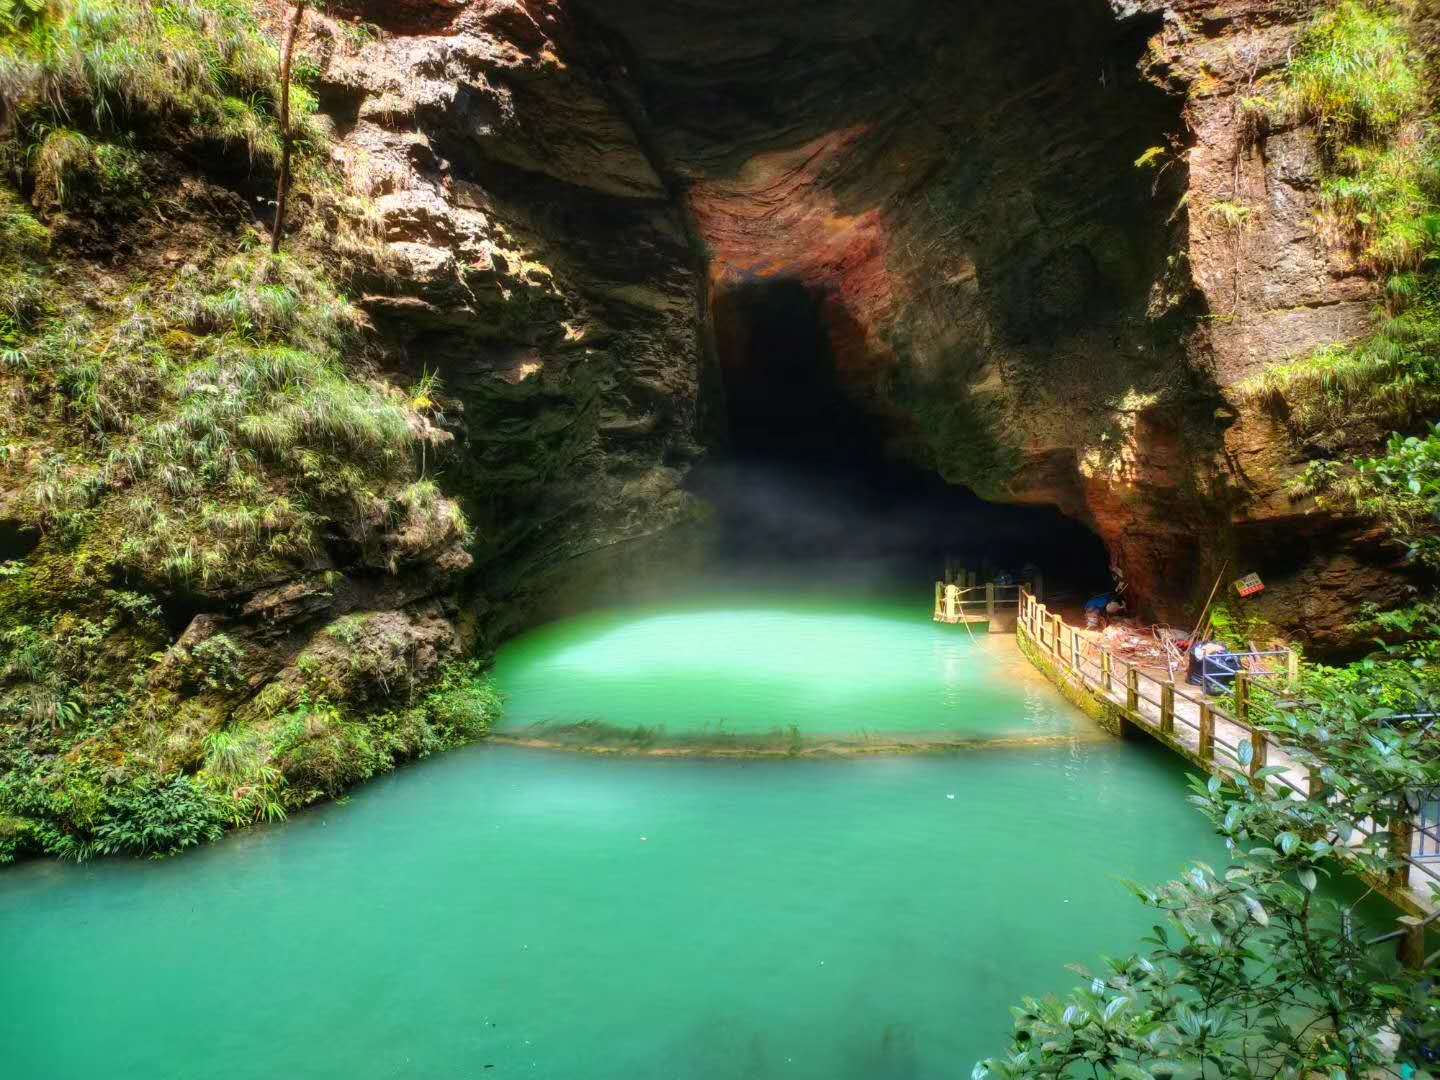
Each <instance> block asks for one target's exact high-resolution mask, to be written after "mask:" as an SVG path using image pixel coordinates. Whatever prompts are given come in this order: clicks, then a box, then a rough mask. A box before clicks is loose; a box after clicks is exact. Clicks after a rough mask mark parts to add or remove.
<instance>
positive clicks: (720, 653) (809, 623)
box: [495, 591, 1101, 748]
mask: <svg viewBox="0 0 1440 1080" xmlns="http://www.w3.org/2000/svg"><path fill="white" fill-rule="evenodd" d="M928 603H929V600H928V598H927V597H926V596H925V595H924V593H923V591H922V592H921V593H918V594H916V595H913V596H906V595H900V596H898V597H894V596H880V597H875V596H869V595H849V596H843V597H842V598H840V599H827V598H821V597H818V596H816V595H814V594H813V593H785V594H778V595H777V594H768V595H767V594H755V593H750V594H738V595H737V594H730V593H727V594H725V595H724V597H723V598H722V599H708V600H707V599H704V598H697V599H693V600H691V601H689V602H688V603H682V604H674V605H671V606H668V607H663V608H635V609H629V610H624V611H611V612H602V613H599V614H594V615H588V616H583V617H580V618H576V619H570V620H568V621H565V622H561V623H556V624H554V625H551V626H548V627H545V628H543V629H541V630H538V631H536V632H534V633H531V634H529V635H527V636H525V637H523V638H521V639H519V640H517V641H514V642H511V643H510V644H509V645H507V646H506V647H505V648H503V649H502V650H501V652H500V655H499V658H498V660H497V663H496V672H495V674H496V678H497V680H498V682H499V684H500V685H501V687H502V688H503V689H504V690H505V692H506V693H507V695H508V703H507V708H506V715H505V719H504V721H503V723H502V724H501V726H500V728H499V731H500V732H501V733H502V734H504V735H512V736H528V737H532V738H539V739H543V740H547V741H568V742H586V741H593V742H596V743H602V744H607V745H609V744H616V743H619V744H624V743H626V742H629V743H632V744H636V745H641V746H662V747H663V746H706V745H714V746H724V745H727V744H730V745H736V746H742V747H743V746H767V745H769V746H779V747H782V748H784V747H788V746H789V745H790V743H791V742H792V741H795V740H798V741H799V742H800V743H801V744H802V745H813V744H815V743H832V742H833V743H845V744H854V745H863V744H865V743H872V744H895V743H900V744H904V745H908V744H934V743H939V744H967V743H985V742H992V741H995V740H1025V739H1044V738H1054V737H1057V736H1064V737H1068V738H1085V737H1089V738H1098V737H1101V733H1100V732H1098V731H1097V730H1096V729H1094V728H1093V727H1091V726H1090V725H1089V724H1088V723H1087V722H1086V721H1085V719H1084V718H1083V717H1082V716H1080V715H1079V714H1078V713H1077V712H1076V711H1075V710H1074V709H1072V708H1070V707H1069V706H1068V705H1067V704H1066V703H1065V701H1064V699H1062V698H1061V697H1060V695H1059V694H1058V693H1057V692H1056V691H1055V690H1054V688H1053V687H1052V686H1051V685H1050V684H1049V683H1048V682H1046V681H1045V680H1044V679H1043V678H1042V677H1041V676H1040V675H1039V674H1038V673H1037V672H1036V671H1035V670H1034V669H1033V668H1032V667H1031V666H1030V665H1029V664H1028V663H1027V662H1026V661H1025V660H1024V658H1023V657H1021V656H1020V654H1019V652H1018V651H1017V650H1016V649H1015V645H1014V638H1013V637H1010V636H1006V635H999V634H995V635H992V634H988V633H975V632H972V631H970V630H968V629H967V628H966V627H964V626H946V625H937V624H936V623H934V622H933V621H931V619H930V617H929V607H928Z"/></svg>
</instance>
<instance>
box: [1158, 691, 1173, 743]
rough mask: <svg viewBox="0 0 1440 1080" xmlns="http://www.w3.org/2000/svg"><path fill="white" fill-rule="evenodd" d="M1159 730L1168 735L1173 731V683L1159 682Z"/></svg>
mask: <svg viewBox="0 0 1440 1080" xmlns="http://www.w3.org/2000/svg"><path fill="white" fill-rule="evenodd" d="M1160 730H1161V731H1163V732H1164V733H1165V734H1167V735H1170V734H1172V733H1173V732H1174V731H1175V684H1174V683H1173V682H1167V683H1161V684H1160Z"/></svg>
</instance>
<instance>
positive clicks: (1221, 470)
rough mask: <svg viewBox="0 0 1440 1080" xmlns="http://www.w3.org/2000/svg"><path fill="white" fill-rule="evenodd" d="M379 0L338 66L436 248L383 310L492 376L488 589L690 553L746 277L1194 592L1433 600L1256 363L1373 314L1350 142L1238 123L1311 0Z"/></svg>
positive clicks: (389, 324) (407, 269) (446, 359)
mask: <svg viewBox="0 0 1440 1080" xmlns="http://www.w3.org/2000/svg"><path fill="white" fill-rule="evenodd" d="M352 7H353V8H354V9H356V10H357V11H358V12H359V14H361V15H363V16H367V17H373V18H376V19H377V21H380V22H381V23H382V25H383V26H384V27H385V28H386V31H387V32H386V33H385V34H384V36H383V37H382V38H381V39H380V40H378V41H376V42H373V43H370V44H367V45H365V46H364V47H363V48H361V49H359V50H358V51H355V50H343V49H337V50H335V52H334V55H333V56H332V57H330V58H328V61H327V63H326V65H325V74H324V85H325V94H326V99H327V102H329V103H330V105H331V108H332V111H334V112H336V114H337V115H338V116H340V117H342V122H341V126H340V135H341V148H340V156H341V158H342V159H343V160H344V161H345V162H346V163H347V165H348V167H350V168H351V170H352V172H359V173H363V174H364V175H365V176H367V177H369V182H370V184H371V187H372V192H373V194H374V195H375V196H376V198H377V201H378V203H379V206H380V209H381V211H382V212H383V214H384V217H385V222H386V230H387V237H388V239H389V241H390V242H391V245H392V249H393V251H394V252H395V253H396V254H397V255H398V256H399V257H400V261H401V264H402V266H403V267H404V269H403V270H402V273H401V275H400V279H399V281H398V282H394V281H392V282H389V283H381V282H377V283H376V287H375V288H374V290H373V293H372V295H370V296H368V297H367V298H366V306H367V308H368V309H369V310H370V311H371V312H372V313H373V314H374V316H375V318H376V320H377V322H378V323H379V325H380V326H381V327H382V328H383V329H384V330H385V331H386V333H387V335H388V336H389V337H390V339H391V340H392V341H393V342H394V343H395V344H396V346H397V353H398V355H401V356H403V357H404V362H405V363H408V364H409V365H410V366H411V367H412V368H413V369H414V370H415V371H417V372H418V371H419V370H420V369H422V368H429V369H432V370H436V371H438V372H439V373H440V374H441V376H442V378H443V380H444V382H445V385H446V386H447V388H448V390H449V392H450V393H451V394H453V395H454V397H455V398H456V400H457V403H458V404H461V405H463V411H461V412H457V413H456V415H455V416H452V418H451V419H452V420H453V421H454V422H455V426H456V428H457V431H458V433H459V435H460V436H461V446H460V449H459V453H458V455H457V460H458V461H459V462H460V463H461V464H460V465H459V466H458V468H456V467H452V475H454V476H458V478H459V483H460V486H461V488H462V489H463V490H464V491H465V492H468V493H469V504H470V508H471V511H472V514H473V515H474V517H475V519H476V520H477V522H478V524H479V526H480V528H479V532H480V542H479V546H478V549H477V552H476V554H477V559H478V562H479V566H480V579H481V581H482V582H483V583H484V585H485V592H486V594H487V595H489V596H492V597H495V598H509V600H511V601H513V600H514V599H515V598H516V597H517V596H519V595H523V594H530V595H534V596H537V597H538V596H540V595H542V594H544V593H546V591H547V590H551V591H553V589H554V588H556V587H558V588H560V589H561V590H562V591H566V592H569V591H571V590H573V589H575V588H576V587H577V586H576V584H575V583H576V582H577V581H579V580H580V579H586V580H589V581H591V582H593V581H594V580H596V579H597V578H603V577H605V576H606V573H605V572H604V571H603V570H601V569H598V568H597V566H596V565H595V564H594V562H593V558H592V559H591V560H590V561H588V562H576V561H575V560H576V559H579V558H581V557H582V556H586V555H587V553H588V554H590V555H592V556H593V553H596V552H606V551H610V552H615V551H627V552H632V553H634V554H636V555H639V554H640V552H639V548H638V547H636V544H638V543H639V542H640V541H642V540H645V539H646V538H649V539H652V540H653V539H655V538H657V537H659V536H661V535H665V536H668V537H670V538H671V539H670V540H669V541H668V542H667V549H669V550H672V551H673V549H674V546H675V542H674V537H675V536H676V535H677V533H676V529H677V527H679V526H682V525H684V524H685V523H687V522H688V521H690V520H691V517H692V514H693V508H692V507H691V506H690V504H689V500H688V498H687V496H686V495H685V494H684V493H683V491H682V488H681V483H682V481H683V477H684V473H685V470H686V467H687V465H688V463H689V462H690V461H692V460H693V459H694V457H695V456H696V455H697V454H698V453H699V452H700V447H701V446H702V445H704V444H705V443H706V442H707V441H711V442H713V432H709V431H708V430H707V429H706V425H705V422H704V418H705V417H706V416H707V414H708V415H720V414H722V412H723V393H724V391H723V387H724V378H723V375H724V371H725V369H726V367H727V365H734V364H753V363H754V362H755V360H754V358H753V357H747V356H746V355H745V343H746V341H747V340H748V336H749V329H748V327H747V325H746V324H745V320H746V318H747V314H746V313H747V311H748V310H750V308H751V304H750V303H749V302H741V299H740V298H741V296H742V294H743V296H747V297H752V298H753V297H754V296H755V295H758V292H757V291H763V290H765V289H766V288H775V289H793V288H795V287H796V286H798V287H800V288H803V289H804V290H805V291H806V292H807V293H809V294H810V295H811V296H812V297H813V298H814V303H815V305H816V307H817V309H818V310H819V312H820V317H821V319H822V321H823V323H824V327H825V331H826V333H827V335H828V337H829V344H830V350H829V353H830V355H832V356H833V358H834V363H835V367H836V373H837V375H838V377H839V379H840V381H841V383H842V384H843V385H844V386H845V388H846V389H847V392H848V393H849V394H850V395H851V396H852V397H853V398H854V400H855V401H856V402H857V403H859V404H860V405H861V406H862V407H863V408H864V409H865V410H866V411H868V412H869V413H870V414H871V415H872V416H873V417H874V418H875V421H876V423H877V424H878V425H879V426H880V427H881V429H882V430H883V431H884V432H885V433H886V435H887V437H888V440H889V444H890V448H891V451H892V452H893V453H894V454H895V455H897V456H900V457H904V458H907V459H909V460H911V461H914V462H916V463H919V464H922V465H925V466H927V467H930V468H933V469H935V470H936V471H938V472H939V473H940V474H941V475H943V476H944V477H945V478H946V479H948V480H950V481H952V482H954V483H957V484H964V485H967V486H970V487H973V488H974V489H975V490H977V491H979V492H980V493H982V494H984V495H985V496H987V497H989V498H993V499H999V500H1006V501H1016V502H1032V503H1049V504H1053V505H1056V506H1058V507H1060V508H1062V509H1063V510H1064V511H1065V512H1067V513H1069V514H1071V515H1073V516H1076V517H1079V518H1081V519H1082V520H1085V521H1087V522H1088V523H1090V524H1091V525H1092V526H1093V527H1094V528H1095V529H1096V530H1097V531H1098V532H1099V533H1100V534H1101V536H1102V537H1103V538H1104V540H1105V542H1106V544H1107V546H1108V547H1109V549H1110V551H1111V553H1112V556H1113V558H1114V559H1115V561H1116V562H1117V564H1118V565H1119V566H1120V567H1121V569H1122V571H1123V572H1124V574H1125V576H1126V579H1127V580H1128V581H1129V582H1130V583H1131V585H1132V586H1133V588H1134V590H1135V594H1136V595H1137V596H1138V597H1139V598H1140V599H1141V600H1142V601H1143V602H1144V604H1145V606H1146V607H1148V608H1150V609H1152V610H1154V611H1155V612H1156V613H1158V614H1160V615H1168V616H1176V615H1178V614H1179V612H1180V611H1181V609H1182V608H1183V607H1185V606H1186V605H1187V604H1188V603H1190V602H1192V601H1193V600H1194V598H1195V596H1196V594H1197V593H1200V594H1203V593H1204V592H1206V591H1208V589H1209V586H1210V584H1211V583H1212V581H1213V578H1214V576H1215V574H1217V573H1219V572H1220V571H1221V570H1222V569H1223V570H1225V572H1226V573H1230V572H1232V571H1233V573H1234V575H1235V576H1238V575H1239V574H1240V573H1242V572H1245V571H1249V570H1259V571H1260V572H1262V573H1263V574H1264V575H1265V576H1266V579H1267V583H1268V584H1269V586H1270V588H1269V592H1268V593H1267V594H1266V598H1265V599H1264V600H1263V601H1261V602H1259V604H1260V606H1261V608H1262V609H1263V610H1264V611H1265V612H1266V613H1267V614H1268V615H1269V616H1270V617H1271V618H1272V619H1273V621H1275V622H1277V623H1278V624H1279V625H1281V626H1283V627H1286V628H1288V629H1292V630H1296V631H1299V632H1301V633H1306V634H1308V635H1309V636H1311V637H1312V638H1313V639H1314V640H1317V641H1319V642H1321V643H1324V644H1343V643H1344V641H1345V634H1344V632H1343V629H1342V627H1343V623H1344V622H1345V621H1346V619H1347V618H1348V617H1349V616H1348V612H1347V610H1346V609H1347V606H1348V605H1346V604H1338V603H1334V602H1332V601H1333V599H1334V596H1335V595H1336V592H1335V587H1339V588H1340V591H1341V594H1343V595H1344V596H1345V597H1347V598H1348V597H1360V596H1363V597H1366V598H1369V599H1373V600H1376V601H1378V602H1380V603H1382V604H1384V603H1388V602H1392V601H1395V600H1397V599H1399V598H1400V597H1401V596H1402V595H1403V593H1404V590H1405V589H1406V587H1407V586H1406V582H1405V579H1404V576H1403V574H1400V573H1398V572H1397V570H1398V568H1397V567H1396V565H1395V556H1394V553H1393V552H1392V551H1391V550H1390V549H1388V548H1387V547H1386V546H1385V545H1384V543H1383V540H1382V539H1381V538H1380V537H1379V536H1378V535H1377V534H1376V533H1375V532H1374V531H1373V530H1370V529H1368V528H1365V527H1363V525H1362V524H1360V523H1358V522H1353V521H1348V520H1345V519H1341V518H1337V517H1333V516H1330V515H1328V514H1326V513H1322V512H1319V511H1317V510H1316V509H1315V507H1314V506H1313V505H1310V504H1308V503H1306V502H1297V501H1295V500H1293V499H1292V498H1291V496H1290V494H1289V487H1290V482H1291V480H1292V479H1293V477H1294V475H1295V474H1296V472H1297V471H1298V469H1299V468H1300V466H1301V465H1302V464H1303V462H1301V461H1300V460H1299V456H1298V452H1297V451H1296V450H1295V449H1294V448H1293V447H1292V445H1291V444H1290V442H1289V440H1288V439H1287V437H1286V434H1285V432H1284V431H1283V430H1282V429H1281V428H1280V427H1278V426H1277V425H1276V423H1275V422H1274V421H1273V420H1271V419H1270V418H1268V417H1267V416H1265V415H1263V414H1262V413H1260V412H1259V411H1257V410H1256V409H1255V408H1253V407H1251V406H1249V405H1247V404H1245V402H1244V400H1243V398H1242V396H1241V395H1240V394H1238V393H1237V390H1236V388H1237V386H1238V384H1240V383H1241V382H1242V381H1243V380H1244V379H1246V378H1247V377H1250V376H1253V375H1254V374H1255V373H1256V372H1258V371H1261V370H1263V369H1264V368H1265V367H1266V366H1268V365H1271V364H1274V363H1277V362H1280V361H1283V360H1286V359H1289V358H1293V357H1295V356H1297V355H1302V354H1304V353H1305V352H1307V351H1309V350H1310V349H1312V348H1314V347H1315V346H1316V345H1318V344H1323V343H1325V342H1329V341H1335V340H1344V339H1347V338H1352V337H1354V336H1356V335H1358V334H1360V333H1362V332H1364V330H1365V329H1366V328H1367V326H1368V325H1369V319H1370V308H1371V300H1372V293H1373V285H1372V283H1371V282H1370V281H1369V279H1367V278H1366V277H1365V276H1364V275H1362V274H1360V273H1358V272H1357V271H1356V270H1355V268H1353V267H1351V266H1349V265H1348V264H1347V263H1346V262H1345V261H1344V259H1343V258H1342V257H1340V256H1339V255H1337V254H1336V253H1334V252H1332V251H1330V250H1327V248H1326V246H1325V245H1324V244H1323V243H1322V242H1321V241H1320V239H1319V238H1317V236H1316V235H1315V230H1314V228H1313V224H1312V217H1313V209H1314V193H1315V177H1314V174H1315V168H1316V161H1315V157H1314V151H1313V145H1312V142H1313V140H1312V136H1311V134H1310V133H1309V132H1307V131H1305V130H1288V131H1287V130H1278V131H1273V132H1271V133H1270V134H1269V136H1268V139H1267V140H1266V142H1265V143H1264V145H1251V144H1250V143H1248V142H1247V141H1246V140H1245V137H1244V134H1245V133H1244V125H1242V124H1240V123H1239V122H1238V120H1237V108H1238V105H1237V102H1238V100H1239V97H1240V96H1242V95H1244V94H1245V93H1247V92H1249V90H1250V89H1251V88H1252V87H1253V84H1254V83H1255V81H1256V80H1257V79H1258V78H1260V77H1262V76H1263V75H1265V74H1266V73H1267V72H1270V71H1273V70H1275V69H1276V68H1277V66H1278V65H1280V64H1281V63H1282V62H1283V61H1284V58H1285V56H1286V53H1287V50H1288V49H1289V48H1290V47H1291V46H1292V45H1293V44H1294V42H1295V40H1296V36H1297V34H1298V28H1299V25H1300V21H1301V20H1302V19H1303V18H1304V17H1305V13H1304V12H1303V11H1302V10H1300V9H1299V8H1296V7H1294V6H1292V5H1281V4H1277V3H1272V2H1267V0H1234V2H1228V3H1203V2H1171V3H1163V2H1161V0H1141V2H1130V0H1126V2H1121V0H1114V2H1111V3H1104V2H1101V0H1086V2H1083V3H1059V2H1056V0H1019V2H1016V3H1013V4H1007V5H990V4H979V3H970V2H954V3H947V4H934V3H925V2H921V0H902V2H900V3H897V4H891V5H885V6H884V8H883V10H882V9H881V8H879V7H877V6H876V5H873V4H870V3H867V2H862V0H826V2H823V3H821V2H818V0H815V2H795V3H790V4H783V5H782V4H774V3H769V2H761V0H725V2H723V3H722V2H720V0H675V2H673V3H670V4H666V5H663V6H659V7H657V6H656V5H654V4H651V3H647V2H643V0H523V2H522V0H472V2H470V3H440V2H438V0H437V2H435V3H430V4H426V3H422V2H419V0H415V2H413V3H410V4H407V5H405V6H404V7H403V8H396V7H394V6H388V5H387V6H385V11H384V12H381V11H380V7H379V6H377V5H376V4H366V3H360V2H358V0H357V2H356V3H354V4H352ZM1151 148H1159V149H1158V150H1152V149H1151ZM1147 152H1148V153H1147ZM1142 157H1144V158H1146V159H1147V162H1148V165H1147V166H1145V167H1139V166H1137V165H1136V161H1137V159H1140V158H1142ZM1217 203H1219V204H1235V205H1243V206H1245V207H1246V208H1247V210H1246V218H1245V221H1244V224H1243V227H1241V228H1236V227H1234V226H1233V225H1231V224H1227V219H1226V217H1225V216H1224V215H1223V214H1221V213H1217V212H1214V211H1213V207H1215V205H1216V204H1217ZM712 364H713V365H714V366H713V367H712ZM752 381H753V380H752ZM1282 535H1295V536H1298V537H1299V538H1300V540H1298V541H1297V542H1295V543H1286V544H1278V543H1277V542H1276V538H1277V537H1279V536H1282ZM1340 566H1344V567H1345V571H1344V574H1343V575H1342V577H1343V583H1342V584H1341V585H1340V586H1336V580H1337V579H1336V568H1337V567H1340ZM1317 582H1321V583H1327V584H1326V585H1325V586H1324V587H1325V588H1326V589H1327V596H1326V597H1325V599H1324V602H1323V603H1322V602H1318V601H1315V600H1313V598H1310V596H1311V592H1312V590H1313V589H1314V588H1315V586H1316V584H1317ZM1332 586H1335V587H1332Z"/></svg>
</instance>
